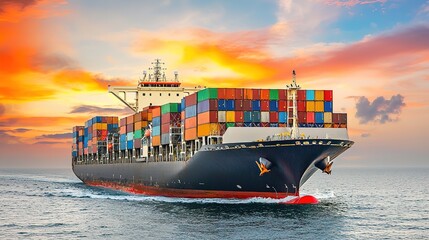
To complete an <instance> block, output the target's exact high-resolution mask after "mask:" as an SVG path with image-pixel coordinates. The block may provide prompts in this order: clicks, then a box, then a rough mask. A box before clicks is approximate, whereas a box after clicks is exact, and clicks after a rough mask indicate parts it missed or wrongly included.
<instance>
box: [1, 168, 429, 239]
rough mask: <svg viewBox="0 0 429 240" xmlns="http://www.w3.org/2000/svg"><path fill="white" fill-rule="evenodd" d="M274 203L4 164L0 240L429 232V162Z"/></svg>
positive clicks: (413, 235)
mask: <svg viewBox="0 0 429 240" xmlns="http://www.w3.org/2000/svg"><path fill="white" fill-rule="evenodd" d="M301 192H302V193H303V194H310V195H313V196H315V197H317V198H318V199H319V200H320V203H319V204H317V205H298V206H297V205H283V204H278V201H277V200H272V199H263V198H255V199H249V200H226V199H220V200H213V199H211V200H204V199H192V200H191V199H174V198H165V197H146V196H140V195H139V196H137V195H130V194H126V193H121V192H115V191H111V190H106V189H98V188H94V187H88V186H85V185H84V184H83V183H81V182H80V181H79V180H78V179H77V178H75V177H74V175H73V173H72V172H71V170H70V169H62V170H43V169H42V170H29V169H28V170H11V169H8V170H4V169H3V170H0V206H1V207H0V239H78V238H84V239H429V169H336V168H334V169H333V174H332V175H331V176H328V175H324V174H322V173H320V172H318V173H316V174H315V175H314V176H313V177H312V178H311V179H310V181H309V182H308V183H306V185H304V187H303V189H302V190H301Z"/></svg>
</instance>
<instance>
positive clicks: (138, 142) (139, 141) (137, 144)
mask: <svg viewBox="0 0 429 240" xmlns="http://www.w3.org/2000/svg"><path fill="white" fill-rule="evenodd" d="M141 147H142V139H141V138H138V139H134V148H141Z"/></svg>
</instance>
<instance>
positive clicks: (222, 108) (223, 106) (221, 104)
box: [217, 99, 226, 111]
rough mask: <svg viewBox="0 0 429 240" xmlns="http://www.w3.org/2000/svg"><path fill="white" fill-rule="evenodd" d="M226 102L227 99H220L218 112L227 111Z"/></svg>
mask: <svg viewBox="0 0 429 240" xmlns="http://www.w3.org/2000/svg"><path fill="white" fill-rule="evenodd" d="M225 102H226V100H225V99H219V100H218V101H217V110H219V111H226V104H225Z"/></svg>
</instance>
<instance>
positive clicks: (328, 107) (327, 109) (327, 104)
mask: <svg viewBox="0 0 429 240" xmlns="http://www.w3.org/2000/svg"><path fill="white" fill-rule="evenodd" d="M325 112H332V102H325Z"/></svg>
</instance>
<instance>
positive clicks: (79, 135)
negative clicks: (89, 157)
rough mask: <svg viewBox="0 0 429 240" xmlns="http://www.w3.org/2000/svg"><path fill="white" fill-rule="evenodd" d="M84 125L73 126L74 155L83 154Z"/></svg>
mask: <svg viewBox="0 0 429 240" xmlns="http://www.w3.org/2000/svg"><path fill="white" fill-rule="evenodd" d="M84 128H85V127H84V126H75V127H73V142H72V157H77V156H82V155H83V129H84Z"/></svg>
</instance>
